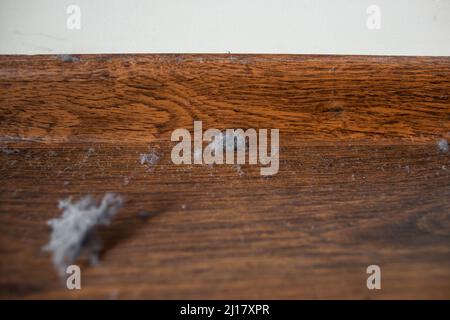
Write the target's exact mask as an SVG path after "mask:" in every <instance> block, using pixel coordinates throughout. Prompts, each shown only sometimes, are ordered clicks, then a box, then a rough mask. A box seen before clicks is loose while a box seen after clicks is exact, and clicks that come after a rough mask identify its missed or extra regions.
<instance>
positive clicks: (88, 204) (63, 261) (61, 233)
mask: <svg viewBox="0 0 450 320" xmlns="http://www.w3.org/2000/svg"><path fill="white" fill-rule="evenodd" d="M122 205H123V199H122V197H121V196H120V195H117V194H114V193H107V194H106V195H105V196H104V197H103V199H102V201H101V202H100V204H99V205H97V202H96V201H95V200H94V199H93V198H92V197H91V196H86V197H84V198H82V199H81V200H79V201H78V202H72V200H71V198H68V199H65V200H60V201H59V205H58V207H59V209H60V210H62V215H61V216H60V217H59V218H55V219H51V220H49V221H48V222H47V224H48V225H49V226H50V227H51V228H52V232H51V235H50V241H49V243H48V244H47V245H46V246H45V247H44V248H43V250H44V251H49V252H52V253H53V264H54V265H55V268H56V270H57V271H58V273H59V275H60V276H61V277H64V276H65V272H66V268H67V266H69V265H71V264H73V263H74V262H75V260H76V259H77V258H78V256H79V255H80V254H81V253H83V252H86V253H87V254H88V257H89V258H90V261H91V264H96V263H97V262H98V254H99V253H100V250H101V248H102V244H101V241H100V238H99V236H98V233H97V230H96V229H97V226H107V225H109V224H110V222H111V220H112V218H114V216H115V215H116V214H117V212H118V211H119V209H120V208H121V207H122Z"/></svg>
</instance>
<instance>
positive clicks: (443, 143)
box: [437, 139, 448, 153]
mask: <svg viewBox="0 0 450 320" xmlns="http://www.w3.org/2000/svg"><path fill="white" fill-rule="evenodd" d="M437 147H438V149H439V150H441V151H442V152H444V153H446V152H448V141H447V140H445V139H440V140H439V141H438V142H437Z"/></svg>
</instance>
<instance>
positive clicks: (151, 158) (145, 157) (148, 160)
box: [139, 149, 161, 168]
mask: <svg viewBox="0 0 450 320" xmlns="http://www.w3.org/2000/svg"><path fill="white" fill-rule="evenodd" d="M160 159H161V154H160V153H159V152H158V151H157V150H155V149H153V150H151V151H150V152H149V153H141V154H140V156H139V162H140V163H141V164H142V165H146V166H147V167H149V168H151V167H153V166H154V165H156V164H157V163H158V162H159V160H160Z"/></svg>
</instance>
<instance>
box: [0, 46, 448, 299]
mask: <svg viewBox="0 0 450 320" xmlns="http://www.w3.org/2000/svg"><path fill="white" fill-rule="evenodd" d="M449 92H450V58H418V57H410V58H406V57H361V56H352V57H347V56H340V57H338V56H335V57H331V56H289V55H286V56H277V55H273V56H272V55H256V56H247V55H243V56H239V55H238V56H235V55H116V56H114V55H113V56H100V55H98V56H97V55H91V56H76V57H72V56H29V57H26V56H2V57H0V123H1V125H0V146H1V151H2V152H1V153H0V164H1V167H0V179H1V180H0V182H1V183H0V297H1V298H99V299H109V298H119V299H125V298H156V299H164V298H181V299H184V298H186V299H191V298H212V299H215V298H235V299H239V298H252V299H259V298H266V299H272V298H274V299H277V298H289V299H300V298H312V299H315V298H344V299H347V298H364V299H380V298H381V299H383V298H400V299H403V298H447V299H448V298H450V200H449V199H450V157H449V155H450V153H449V152H447V153H445V152H442V151H440V150H439V149H438V147H437V144H436V142H437V141H438V140H439V139H441V138H445V139H447V140H449V141H450V101H449ZM194 120H202V121H203V127H204V128H219V129H225V128H244V129H246V128H256V129H258V128H279V129H280V146H281V147H280V171H279V172H278V174H276V175H274V176H271V177H262V176H260V174H259V166H255V165H244V166H242V168H241V170H239V169H238V168H236V167H235V166H233V165H216V166H213V167H211V166H202V165H191V166H188V165H184V166H175V165H173V164H172V162H171V159H170V152H171V148H172V146H173V145H174V143H172V142H170V134H171V132H172V131H173V130H174V129H176V128H188V129H190V130H192V127H193V121H194ZM149 150H158V152H159V153H160V154H161V160H160V162H159V163H157V164H156V165H155V166H153V167H148V166H146V165H142V164H141V163H140V161H139V156H140V154H142V153H147V152H149ZM108 191H111V192H117V193H120V194H121V195H122V196H123V197H124V198H125V199H126V203H125V206H124V208H123V209H122V210H121V211H120V213H119V215H118V217H117V219H116V220H115V221H114V223H113V224H112V225H111V226H110V227H109V228H108V229H103V230H102V237H103V240H104V244H105V246H104V251H103V253H102V257H101V265H100V266H89V265H88V264H87V263H86V262H85V261H83V260H81V261H79V263H80V264H81V266H82V290H79V291H69V290H67V289H65V288H64V286H63V285H62V284H61V282H60V281H59V279H58V277H57V274H56V272H55V270H54V268H53V266H52V264H51V258H50V256H49V255H48V254H47V253H43V252H42V251H41V248H42V246H43V245H44V244H46V242H47V241H48V239H49V230H48V227H47V226H46V221H47V220H48V219H51V218H54V217H56V216H58V215H59V212H58V209H57V201H58V200H59V199H63V198H66V197H69V196H72V197H74V199H78V198H80V197H82V196H83V195H86V194H93V195H95V196H96V197H97V199H100V198H101V197H102V195H103V194H104V193H105V192H108ZM142 212H148V213H150V217H149V218H148V219H143V218H142V217H141V213H142ZM371 264H376V265H379V266H380V267H381V271H382V289H381V290H379V291H369V290H368V289H367V288H366V279H367V276H368V275H367V274H366V268H367V266H368V265H371Z"/></svg>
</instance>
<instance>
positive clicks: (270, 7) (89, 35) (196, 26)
mask: <svg viewBox="0 0 450 320" xmlns="http://www.w3.org/2000/svg"><path fill="white" fill-rule="evenodd" d="M71 4H76V5H77V6H78V7H79V8H80V10H81V11H80V12H81V14H80V17H81V19H80V21H81V24H80V26H81V28H80V29H68V28H67V19H69V18H70V17H71V18H74V16H73V15H71V14H67V13H66V10H67V7H68V6H69V5H71ZM370 5H377V6H378V7H379V8H380V12H381V16H380V22H381V24H380V25H381V28H380V29H369V28H368V27H367V24H366V23H367V19H369V17H370V16H372V18H373V15H370V14H368V13H367V12H366V10H367V8H368V7H369V6H370ZM70 21H71V22H74V21H75V22H76V19H75V20H73V19H72V20H70ZM371 21H374V20H371ZM226 52H231V53H297V54H299V53H304V54H383V55H442V56H449V55H450V0H440V1H439V0H0V54H63V53H67V54H70V53H72V54H74V53H226Z"/></svg>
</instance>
